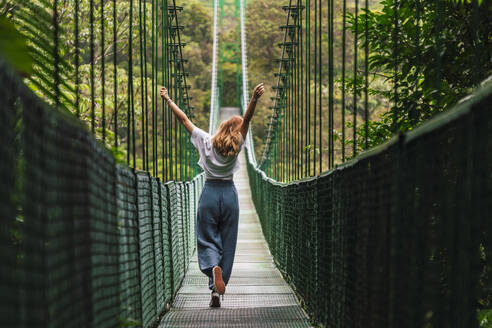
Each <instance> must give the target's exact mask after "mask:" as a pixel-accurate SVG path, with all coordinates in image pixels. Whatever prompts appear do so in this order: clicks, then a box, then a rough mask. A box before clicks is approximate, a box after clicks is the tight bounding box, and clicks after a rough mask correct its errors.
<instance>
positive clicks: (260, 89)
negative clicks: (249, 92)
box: [241, 83, 265, 139]
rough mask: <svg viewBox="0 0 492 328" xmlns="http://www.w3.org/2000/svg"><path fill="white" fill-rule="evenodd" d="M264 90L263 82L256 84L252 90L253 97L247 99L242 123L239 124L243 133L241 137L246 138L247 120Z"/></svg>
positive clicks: (251, 116)
mask: <svg viewBox="0 0 492 328" xmlns="http://www.w3.org/2000/svg"><path fill="white" fill-rule="evenodd" d="M263 92H265V87H264V86H263V83H260V84H258V85H257V86H256V87H255V89H254V90H253V97H251V100H250V101H249V105H248V108H247V109H246V113H244V117H243V123H242V125H241V134H242V135H243V139H246V135H247V134H248V128H249V122H250V121H251V119H252V118H253V114H254V113H255V109H256V102H257V101H258V99H260V97H261V95H262V94H263Z"/></svg>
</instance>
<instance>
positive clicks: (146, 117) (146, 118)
mask: <svg viewBox="0 0 492 328" xmlns="http://www.w3.org/2000/svg"><path fill="white" fill-rule="evenodd" d="M142 7H143V8H142V9H143V65H144V71H143V78H144V85H143V86H142V95H143V99H144V104H145V115H144V120H143V123H144V126H145V135H144V136H142V138H144V137H145V155H144V156H145V157H144V158H143V159H142V160H143V161H144V162H145V170H146V171H147V172H148V171H149V104H148V101H147V100H148V97H149V90H148V88H147V77H148V74H147V0H143V6H142ZM141 55H142V54H141ZM144 104H142V109H143V108H144Z"/></svg>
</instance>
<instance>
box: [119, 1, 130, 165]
mask: <svg viewBox="0 0 492 328" xmlns="http://www.w3.org/2000/svg"><path fill="white" fill-rule="evenodd" d="M115 1H116V0H115ZM129 15H130V17H129V23H128V25H129V34H128V87H127V89H128V90H127V91H128V92H127V93H128V99H127V105H126V122H127V125H126V139H127V144H126V164H127V165H128V166H130V109H131V108H132V106H131V104H130V99H131V90H132V87H131V85H132V82H133V79H132V78H131V77H132V76H133V72H132V52H133V49H132V25H133V0H130V14H129Z"/></svg>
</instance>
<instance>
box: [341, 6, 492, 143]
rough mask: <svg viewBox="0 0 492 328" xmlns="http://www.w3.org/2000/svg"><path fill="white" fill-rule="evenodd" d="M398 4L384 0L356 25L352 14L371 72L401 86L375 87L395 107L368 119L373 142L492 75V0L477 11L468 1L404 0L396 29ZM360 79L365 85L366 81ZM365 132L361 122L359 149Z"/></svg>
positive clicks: (426, 116) (416, 122)
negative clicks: (380, 89) (365, 47)
mask: <svg viewBox="0 0 492 328" xmlns="http://www.w3.org/2000/svg"><path fill="white" fill-rule="evenodd" d="M394 4H395V2H394V1H392V0H383V1H381V6H382V7H381V9H380V10H372V11H369V12H367V13H366V12H364V13H362V14H361V15H359V20H358V25H357V26H356V25H355V17H354V15H353V14H349V15H348V22H349V30H350V31H352V32H355V31H356V30H357V31H358V33H359V36H360V38H361V40H360V42H361V44H362V45H363V44H364V43H365V42H368V43H369V48H370V55H369V71H370V74H379V75H382V76H386V78H385V81H386V83H388V84H390V85H392V86H393V88H396V91H397V92H396V93H395V92H394V91H395V89H393V90H384V91H378V90H377V89H376V88H374V89H371V91H372V92H373V94H376V95H379V96H380V97H382V98H384V99H386V100H388V101H389V102H390V103H391V104H392V107H391V109H390V110H389V111H388V112H385V113H383V114H382V115H381V117H380V118H379V120H378V121H377V122H370V123H369V144H370V146H374V145H377V144H379V143H381V142H383V141H385V140H387V139H389V138H390V137H391V135H392V133H395V132H398V131H408V130H412V129H413V128H415V127H416V126H418V125H419V124H420V123H421V122H423V121H425V120H427V119H429V118H430V117H433V116H434V115H436V114H437V113H439V112H442V111H444V110H446V109H448V108H450V107H452V106H453V105H455V104H456V103H457V102H458V101H459V100H460V99H461V98H463V97H465V96H466V95H468V94H469V93H471V91H472V90H473V89H474V88H475V87H476V86H477V85H478V84H479V82H480V81H482V80H483V79H485V78H486V77H487V76H489V75H490V74H492V61H491V60H490V54H491V51H492V38H491V35H490V33H491V32H490V31H492V11H490V10H487V8H488V7H489V6H490V4H491V1H489V0H484V1H481V2H480V8H479V10H477V12H476V13H475V12H474V10H473V5H472V4H471V2H469V1H468V2H466V3H465V2H461V1H458V3H454V2H450V1H445V2H443V1H440V2H439V3H438V2H436V1H434V0H421V1H400V2H399V6H398V8H397V15H398V27H397V28H396V29H395V22H394V16H395V15H394V14H395V12H394V10H395V5H394ZM436 4H439V5H436ZM475 14H477V15H478V21H476V17H475ZM366 19H367V20H368V26H369V33H368V39H367V40H365V37H364V36H365V34H364V32H365V21H366ZM395 31H397V33H395ZM395 40H396V41H397V42H396V44H395V42H394V41H395ZM395 59H396V63H397V64H396V65H395ZM356 83H357V85H358V88H359V90H362V89H363V80H362V79H358V80H357V81H356ZM370 88H371V85H370ZM394 117H397V121H396V122H394V119H393V118H394ZM364 137H365V127H364V126H359V129H358V138H357V139H358V141H357V143H358V146H359V148H362V147H363V146H362V145H363V143H364Z"/></svg>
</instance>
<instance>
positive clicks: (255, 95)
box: [253, 83, 265, 101]
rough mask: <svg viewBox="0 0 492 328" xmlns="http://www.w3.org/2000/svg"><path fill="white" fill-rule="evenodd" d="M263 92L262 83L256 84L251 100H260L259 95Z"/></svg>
mask: <svg viewBox="0 0 492 328" xmlns="http://www.w3.org/2000/svg"><path fill="white" fill-rule="evenodd" d="M264 92H265V87H264V86H263V83H260V84H258V85H257V86H256V87H255V89H254V90H253V99H254V100H255V101H256V100H258V99H260V97H261V95H262V94H263V93H264Z"/></svg>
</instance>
